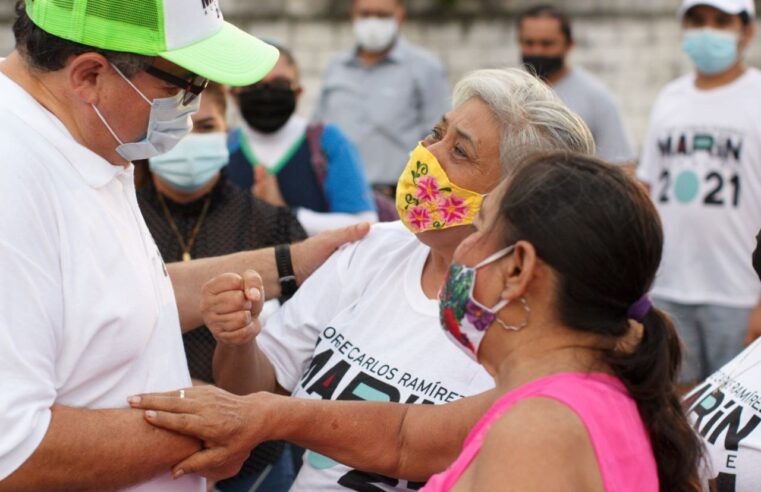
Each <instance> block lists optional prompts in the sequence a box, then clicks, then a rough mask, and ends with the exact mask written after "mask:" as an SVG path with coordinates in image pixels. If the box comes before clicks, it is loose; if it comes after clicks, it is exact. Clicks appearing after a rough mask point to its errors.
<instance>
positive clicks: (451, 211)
mask: <svg viewBox="0 0 761 492" xmlns="http://www.w3.org/2000/svg"><path fill="white" fill-rule="evenodd" d="M438 211H439V214H440V215H441V218H442V219H443V220H444V222H445V223H446V225H452V224H457V223H459V222H462V220H463V219H464V218H465V217H467V216H468V206H467V205H465V200H463V199H462V198H460V197H458V196H457V195H455V194H451V195H449V196H448V197H447V198H444V199H442V200H441V201H440V202H439V208H438Z"/></svg>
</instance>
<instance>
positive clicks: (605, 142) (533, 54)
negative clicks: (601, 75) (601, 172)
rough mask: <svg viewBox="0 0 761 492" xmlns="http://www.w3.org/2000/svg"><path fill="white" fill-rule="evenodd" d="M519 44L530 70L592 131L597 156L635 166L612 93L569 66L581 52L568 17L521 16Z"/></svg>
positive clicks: (546, 11)
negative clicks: (573, 55) (572, 56)
mask: <svg viewBox="0 0 761 492" xmlns="http://www.w3.org/2000/svg"><path fill="white" fill-rule="evenodd" d="M518 42H519V45H520V50H521V57H522V61H523V64H524V66H525V67H526V69H527V70H529V71H531V72H532V73H535V74H536V75H537V76H539V77H540V78H541V79H542V80H544V81H545V82H547V83H548V84H550V86H552V88H553V89H554V90H555V92H556V93H557V95H558V96H560V99H562V100H563V102H564V103H566V104H567V105H568V107H569V108H571V110H573V111H575V112H576V113H578V115H579V116H581V118H582V119H583V120H584V122H585V123H586V124H587V126H589V129H590V130H591V131H592V135H593V136H594V138H595V145H596V146H597V155H598V156H599V157H600V158H602V159H605V160H607V161H609V162H613V163H615V164H633V163H634V160H635V158H636V154H635V152H634V149H633V148H632V144H631V138H630V136H629V133H628V132H627V130H626V125H624V122H623V119H622V117H621V112H620V109H619V106H618V104H617V103H616V101H615V100H614V98H613V96H612V95H611V93H610V91H608V89H607V88H606V87H605V86H604V85H603V83H602V82H600V81H599V80H598V79H597V78H595V77H593V76H592V75H591V74H590V73H589V72H587V71H586V70H584V69H583V68H581V67H578V66H571V65H570V63H569V61H568V57H569V56H570V54H571V51H572V50H573V48H574V46H575V44H574V37H573V31H572V28H571V20H570V18H569V17H568V15H567V14H565V13H564V12H563V11H561V10H560V9H558V8H557V7H554V6H552V5H538V6H535V7H531V8H530V9H528V10H526V11H524V12H523V13H522V14H520V15H519V16H518Z"/></svg>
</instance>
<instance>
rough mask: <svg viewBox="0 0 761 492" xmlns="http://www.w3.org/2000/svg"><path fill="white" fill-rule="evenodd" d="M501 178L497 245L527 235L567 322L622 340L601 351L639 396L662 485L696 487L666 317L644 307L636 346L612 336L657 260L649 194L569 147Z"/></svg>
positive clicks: (694, 440) (696, 446)
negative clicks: (504, 181)
mask: <svg viewBox="0 0 761 492" xmlns="http://www.w3.org/2000/svg"><path fill="white" fill-rule="evenodd" d="M508 179H509V184H508V189H507V190H506V191H505V193H504V195H503V197H502V203H501V205H500V218H501V219H502V220H503V221H505V222H506V227H505V228H504V230H505V231H506V232H507V236H508V237H505V243H506V244H513V243H515V242H516V241H519V240H525V241H528V242H530V243H531V244H532V245H533V246H534V248H535V249H536V252H537V255H538V256H539V258H541V259H542V261H544V262H545V263H546V264H548V265H549V266H550V267H551V268H552V269H553V270H554V272H555V273H556V275H557V278H558V282H557V290H556V299H557V301H556V302H557V312H558V317H559V318H560V321H561V322H562V323H563V324H564V325H565V326H567V327H569V328H572V329H574V330H578V331H583V332H588V333H594V334H596V335H599V336H600V337H601V339H603V340H607V341H608V342H607V344H606V346H610V347H619V346H628V347H629V348H628V349H627V350H623V349H617V348H611V349H609V350H607V351H605V352H604V362H606V363H607V364H608V365H609V367H610V368H611V369H612V370H613V371H614V373H615V374H616V375H617V376H618V378H619V379H620V380H621V381H622V382H623V383H624V385H625V386H626V387H627V389H628V391H629V393H630V395H631V396H632V398H633V399H634V401H635V402H636V403H637V407H638V409H639V413H640V416H641V418H642V421H643V422H644V424H645V426H646V428H647V431H648V433H649V437H650V442H651V444H652V449H653V453H654V455H655V459H656V463H657V466H658V478H659V480H660V488H661V490H664V491H669V492H693V491H699V490H701V487H700V482H699V475H698V464H699V461H700V459H701V457H702V452H701V444H700V441H699V438H698V437H697V435H696V434H695V433H694V432H693V430H692V428H691V427H690V425H689V423H688V421H687V417H686V415H685V413H684V411H683V409H682V407H681V405H680V401H679V397H678V395H677V392H676V377H677V371H678V368H679V364H680V362H681V347H680V342H679V338H678V336H677V334H676V331H675V329H674V326H673V324H672V323H671V321H670V320H669V319H668V318H667V317H666V316H665V315H664V314H663V313H662V312H660V311H658V310H657V309H655V308H653V309H650V311H649V312H648V313H647V314H646V315H645V316H644V318H643V319H642V324H643V326H644V329H643V330H642V337H641V340H640V341H639V342H638V344H637V345H636V346H635V347H634V348H633V349H632V348H631V345H630V344H627V343H624V344H619V343H618V342H619V341H622V340H628V339H629V337H628V335H629V334H630V332H631V328H630V323H631V320H629V319H628V314H627V312H628V310H629V308H630V306H632V304H634V303H635V302H636V301H638V300H639V299H640V298H641V297H642V296H643V295H644V294H645V293H646V292H647V291H648V290H649V289H650V287H651V285H652V282H653V279H654V278H655V273H656V271H657V270H658V266H659V264H660V261H661V254H662V249H663V230H662V227H661V224H660V220H659V218H658V214H657V212H656V210H655V207H654V206H653V204H652V202H651V201H650V198H649V196H648V194H647V192H646V191H645V190H644V189H643V188H642V186H641V185H639V184H638V183H637V182H635V181H634V180H633V179H632V178H631V177H629V176H627V175H626V174H625V173H624V172H623V171H622V170H621V169H620V168H617V167H615V166H611V165H609V164H605V163H603V162H601V161H599V160H597V159H594V158H590V157H587V156H582V155H577V154H572V153H568V152H553V153H549V154H538V155H535V156H533V157H531V158H529V159H527V160H524V161H523V162H521V163H519V164H517V165H516V166H515V168H514V169H513V171H512V172H511V173H510V176H509V177H508ZM625 337H626V338H625Z"/></svg>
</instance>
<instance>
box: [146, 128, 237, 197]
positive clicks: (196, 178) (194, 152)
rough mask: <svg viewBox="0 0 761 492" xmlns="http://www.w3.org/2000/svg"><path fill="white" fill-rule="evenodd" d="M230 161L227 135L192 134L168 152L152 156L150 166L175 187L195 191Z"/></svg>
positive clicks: (188, 191) (221, 133) (189, 191)
mask: <svg viewBox="0 0 761 492" xmlns="http://www.w3.org/2000/svg"><path fill="white" fill-rule="evenodd" d="M229 160H230V152H229V151H228V150H227V134H225V133H224V132H215V133H191V134H190V135H188V136H187V137H185V138H184V139H182V140H181V141H180V142H179V143H178V144H177V145H176V146H175V147H174V148H173V149H172V150H170V151H169V152H167V153H165V154H161V155H159V156H156V157H152V158H151V159H150V160H149V161H148V167H149V168H150V170H151V171H152V172H154V173H156V174H158V175H159V177H160V178H161V179H163V180H164V181H166V183H167V184H169V185H170V186H171V187H172V188H174V189H175V190H177V191H181V192H185V193H193V192H194V191H198V190H199V189H201V188H202V187H203V186H204V185H205V184H207V183H208V182H209V181H211V179H212V178H213V177H214V176H216V174H217V173H218V172H219V170H220V169H222V168H223V167H225V166H226V165H227V162H228V161H229Z"/></svg>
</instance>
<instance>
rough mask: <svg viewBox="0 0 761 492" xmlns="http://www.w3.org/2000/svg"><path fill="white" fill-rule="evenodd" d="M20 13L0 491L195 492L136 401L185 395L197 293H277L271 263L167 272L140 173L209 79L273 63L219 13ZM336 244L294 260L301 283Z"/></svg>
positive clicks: (7, 100) (323, 243) (170, 8)
mask: <svg viewBox="0 0 761 492" xmlns="http://www.w3.org/2000/svg"><path fill="white" fill-rule="evenodd" d="M16 10H17V20H16V22H15V24H14V34H15V36H16V42H17V50H16V51H15V52H14V53H12V54H11V55H10V56H9V57H8V58H7V59H6V60H3V61H0V149H2V152H3V154H2V158H1V159H2V162H1V163H0V210H2V212H1V213H0V279H2V280H0V491H6V490H13V491H20V490H34V491H39V490H64V489H65V490H115V489H124V488H128V487H135V489H134V490H142V491H175V490H176V491H180V490H182V491H198V492H201V491H203V490H205V487H204V483H203V480H202V479H201V478H200V477H197V476H190V475H189V476H183V477H176V476H175V477H174V478H175V479H176V480H173V477H172V476H171V475H170V473H169V470H170V468H171V466H172V465H174V464H176V463H178V462H179V461H180V460H182V459H183V458H185V457H187V456H189V455H190V454H192V453H194V452H195V451H197V450H198V449H199V448H200V447H201V446H202V445H201V443H200V442H198V441H197V440H195V439H191V438H188V437H184V436H180V435H176V434H172V433H168V432H163V431H158V430H156V429H155V428H153V427H151V426H150V425H148V424H147V423H146V422H144V419H143V416H142V413H141V412H138V411H133V410H129V409H126V408H125V407H126V403H127V402H126V398H127V396H128V395H132V394H136V393H140V392H148V391H162V390H173V389H176V388H181V387H186V386H188V385H189V384H190V378H189V375H188V371H187V366H186V363H185V356H184V353H183V349H182V342H181V339H180V329H179V328H180V322H182V326H183V327H184V328H186V329H190V328H194V327H197V326H200V325H201V324H202V321H201V317H200V312H199V307H198V306H199V302H198V299H199V296H200V286H201V283H203V281H204V279H206V278H210V277H211V276H213V275H215V274H217V273H221V272H224V271H242V270H243V267H244V266H250V267H252V268H257V269H260V270H261V271H262V273H263V276H264V277H265V280H266V282H265V286H266V287H267V289H269V292H268V294H272V295H278V293H279V292H280V284H279V283H278V274H277V273H275V272H276V269H275V261H274V256H273V253H272V249H271V248H270V249H269V250H263V251H258V252H250V253H242V254H238V255H231V256H229V257H224V258H222V259H209V260H201V261H198V262H190V263H188V264H183V265H170V267H169V268H167V267H165V265H164V263H163V262H162V260H161V256H160V255H159V252H158V250H157V248H156V246H155V244H154V242H153V239H152V238H151V236H150V234H149V232H148V230H147V228H146V226H145V223H144V221H143V219H142V217H141V215H140V212H139V209H138V206H137V203H136V200H135V190H134V184H133V166H132V164H131V162H130V161H132V160H136V159H145V158H149V157H152V156H155V155H158V154H160V153H162V152H166V151H168V150H169V149H171V148H172V147H173V146H174V144H176V143H177V141H178V140H179V139H181V138H182V137H183V136H184V135H185V134H186V133H187V132H188V131H189V130H190V125H191V121H190V114H191V113H192V112H193V111H195V110H196V108H197V105H198V95H199V94H200V92H201V91H202V90H203V88H204V87H205V84H206V82H207V80H208V79H211V80H215V81H219V82H222V83H227V84H234V85H250V84H252V83H254V82H255V81H257V80H259V79H260V78H261V77H262V76H264V75H265V74H266V73H267V72H268V71H269V70H270V69H271V68H272V66H273V65H274V64H275V62H276V60H277V56H278V55H277V50H276V49H275V48H273V47H271V46H269V45H267V44H265V43H263V42H261V41H259V40H257V39H256V38H254V37H252V36H250V35H248V34H245V33H244V32H242V31H240V30H238V29H237V28H235V27H233V26H232V25H230V24H227V23H225V22H224V21H223V19H222V15H221V13H220V11H219V7H218V5H217V0H197V1H193V2H191V1H189V0H163V1H162V0H70V1H68V2H63V1H60V0H26V4H25V5H24V3H23V2H19V3H18V4H17V9H16ZM343 239H348V237H346V238H339V237H338V236H335V235H334V236H333V237H332V238H327V239H326V237H323V238H322V239H318V240H317V241H316V242H312V243H308V244H306V245H305V246H304V245H302V246H301V248H300V249H299V250H298V253H299V254H298V255H297V251H294V255H297V256H298V258H294V265H295V268H296V272H295V274H296V276H297V277H300V278H303V276H304V275H305V274H307V273H308V272H309V271H311V269H312V268H313V265H312V264H311V263H312V262H319V261H320V259H321V258H324V257H325V256H327V254H328V253H329V251H330V250H331V249H334V248H335V243H338V242H341V241H342V240H343ZM307 250H308V251H309V252H310V255H311V256H310V258H306V259H305V255H304V252H305V251H307ZM281 256H282V255H281ZM286 259H287V258H286ZM280 260H281V261H278V269H277V271H280V275H279V276H280V277H288V278H289V279H285V278H284V279H281V280H285V282H284V283H282V285H284V286H286V287H292V283H293V282H292V277H290V276H289V275H285V274H283V269H286V270H287V268H286V267H287V266H288V265H289V263H288V262H287V261H283V258H280ZM297 260H298V262H297ZM283 265H285V266H283ZM286 273H290V274H293V273H294V272H292V271H291V272H286ZM170 274H171V279H172V281H173V282H174V285H175V289H173V286H172V283H171V282H170ZM289 282H290V283H289ZM175 298H176V300H177V304H176V303H175ZM178 307H179V312H178ZM243 458H245V457H243V456H241V460H242V459H243ZM235 471H236V469H234V468H233V469H222V470H219V472H220V475H229V474H232V473H233V472H235ZM141 483H142V485H139V484H141Z"/></svg>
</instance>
